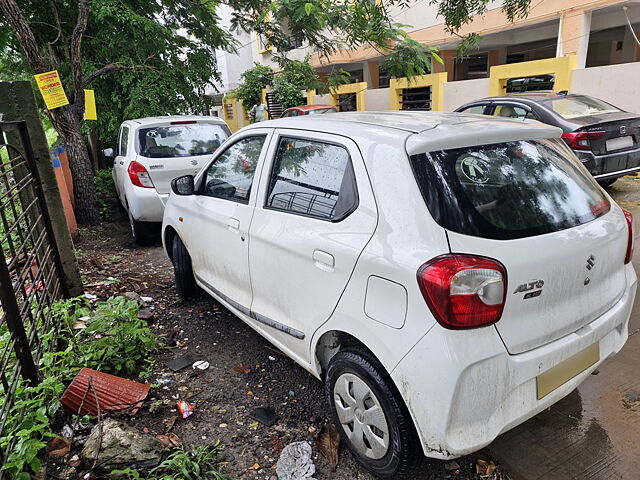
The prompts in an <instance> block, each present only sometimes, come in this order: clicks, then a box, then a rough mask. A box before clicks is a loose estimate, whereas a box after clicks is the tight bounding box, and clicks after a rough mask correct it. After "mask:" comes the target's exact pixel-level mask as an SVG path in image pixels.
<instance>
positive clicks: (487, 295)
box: [418, 254, 507, 329]
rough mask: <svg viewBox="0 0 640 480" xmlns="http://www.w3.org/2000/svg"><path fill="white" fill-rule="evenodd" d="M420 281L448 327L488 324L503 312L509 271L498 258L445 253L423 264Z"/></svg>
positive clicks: (427, 297) (475, 326) (438, 318)
mask: <svg viewBox="0 0 640 480" xmlns="http://www.w3.org/2000/svg"><path fill="white" fill-rule="evenodd" d="M418 283H419V285H420V289H421V290H422V295H423V296H424V299H425V301H426V302H427V305H428V306H429V309H430V310H431V313H433V315H434V316H435V318H436V320H437V321H438V323H440V325H442V326H443V327H445V328H449V329H467V328H478V327H484V326H486V325H491V324H492V323H496V322H497V321H498V320H500V317H501V316H502V310H503V309H504V302H505V298H506V291H507V271H506V270H505V268H504V266H503V265H502V264H501V263H500V262H498V261H497V260H492V259H490V258H486V257H479V256H474V255H462V254H450V255H442V256H440V257H436V258H434V259H433V260H430V261H429V262H427V263H425V264H424V265H423V266H422V267H420V269H419V270H418Z"/></svg>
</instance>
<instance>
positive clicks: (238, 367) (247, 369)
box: [233, 364, 251, 373]
mask: <svg viewBox="0 0 640 480" xmlns="http://www.w3.org/2000/svg"><path fill="white" fill-rule="evenodd" d="M233 369H234V370H235V371H236V372H238V373H249V372H250V371H251V367H250V366H249V365H243V364H239V365H236V366H235V367H233Z"/></svg>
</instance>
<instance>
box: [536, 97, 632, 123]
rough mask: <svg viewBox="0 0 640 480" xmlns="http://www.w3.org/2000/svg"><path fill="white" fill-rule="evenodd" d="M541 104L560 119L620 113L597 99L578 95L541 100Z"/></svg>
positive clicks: (617, 109)
mask: <svg viewBox="0 0 640 480" xmlns="http://www.w3.org/2000/svg"><path fill="white" fill-rule="evenodd" d="M541 103H542V104H543V105H546V106H547V107H549V108H551V110H553V111H554V112H556V113H557V114H558V115H560V116H561V117H562V118H564V119H567V120H570V119H572V118H579V117H588V116H589V115H601V114H603V113H616V112H621V111H622V110H620V109H619V108H616V107H614V106H613V105H609V104H608V103H605V102H603V101H602V100H598V99H597V98H593V97H587V96H584V95H579V96H575V97H558V98H551V99H549V100H542V101H541Z"/></svg>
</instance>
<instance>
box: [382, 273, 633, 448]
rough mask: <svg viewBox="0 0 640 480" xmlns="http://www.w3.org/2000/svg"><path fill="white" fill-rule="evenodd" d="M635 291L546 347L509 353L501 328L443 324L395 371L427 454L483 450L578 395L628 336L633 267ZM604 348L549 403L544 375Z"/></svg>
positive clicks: (627, 290) (417, 346)
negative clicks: (541, 390) (543, 392)
mask: <svg viewBox="0 0 640 480" xmlns="http://www.w3.org/2000/svg"><path fill="white" fill-rule="evenodd" d="M626 276H627V289H626V290H625V292H624V294H623V296H622V298H621V299H620V300H619V301H618V303H617V304H616V305H615V306H614V307H612V308H611V309H610V310H609V311H608V312H607V313H605V314H604V315H602V316H601V317H599V318H598V319H596V320H594V321H593V322H591V323H590V324H588V325H586V326H585V327H583V328H581V329H580V330H578V331H576V332H574V333H572V334H569V335H567V336H565V337H563V338H560V339H558V340H555V341H553V342H551V343H549V344H546V345H544V346H542V347H539V348H536V349H533V350H530V351H528V352H525V353H521V354H518V355H509V354H508V352H507V351H506V349H505V347H504V344H503V343H502V341H501V340H500V337H499V335H498V333H497V331H496V329H495V328H494V327H487V328H482V329H478V330H470V331H451V330H446V329H444V328H441V327H439V326H436V327H434V328H432V329H431V330H430V332H429V333H428V334H427V335H425V337H423V338H422V339H421V340H420V342H419V343H418V344H417V345H416V346H415V347H414V348H413V349H412V350H411V351H410V352H409V353H408V354H407V355H406V356H405V357H404V358H403V360H402V361H401V362H400V363H399V364H398V366H397V367H396V368H395V369H394V370H393V371H392V378H393V380H394V382H395V383H396V385H397V386H398V389H399V390H400V392H401V394H402V395H403V397H404V399H405V402H406V404H407V406H408V408H409V411H410V412H411V415H412V417H413V420H414V423H415V425H416V429H417V431H418V435H419V437H420V440H421V443H422V447H423V450H424V453H425V455H426V456H428V457H434V458H441V459H448V458H456V457H459V456H462V455H466V454H468V453H471V452H474V451H477V450H479V449H481V448H483V447H485V446H486V445H488V444H489V443H491V442H492V441H493V440H494V439H495V438H496V437H497V436H498V435H499V434H500V433H502V432H505V431H507V430H509V429H511V428H513V427H515V426H516V425H519V424H520V423H522V422H524V421H525V420H527V419H529V418H531V417H532V416H534V415H536V414H537V413H539V412H541V411H542V410H544V409H546V408H548V407H549V406H551V405H553V404H554V403H556V402H557V401H558V400H560V399H562V398H563V397H565V396H566V395H568V394H569V393H571V391H573V390H574V389H575V388H576V387H577V386H578V385H579V384H580V383H581V382H582V381H583V380H585V378H587V377H588V376H589V374H590V373H591V372H592V371H593V370H595V369H596V368H597V367H598V365H600V364H601V363H602V362H603V361H605V360H606V359H607V358H608V357H610V356H613V355H615V354H616V353H617V352H618V351H620V349H621V348H622V346H623V345H624V344H625V342H626V340H627V337H628V324H629V316H630V315H631V308H632V306H633V301H634V298H635V293H636V285H637V278H636V274H635V272H634V270H633V267H631V265H628V266H627V272H626ZM595 343H599V347H600V360H599V361H597V362H596V363H595V364H593V365H592V366H590V367H588V368H587V369H586V370H584V371H582V372H581V373H579V374H578V375H576V376H575V377H573V378H572V379H571V380H569V381H567V382H566V383H564V384H562V385H561V386H559V387H558V388H556V389H555V390H553V391H552V392H551V393H549V394H548V395H547V396H545V397H543V398H542V399H538V398H537V386H536V377H537V376H538V375H540V374H541V373H543V372H545V371H547V370H549V369H551V368H552V367H554V366H556V365H558V364H560V363H562V362H564V361H565V360H567V359H568V358H569V357H572V356H573V355H575V354H576V353H578V352H581V351H583V350H584V349H585V348H587V347H589V346H591V345H593V344H595Z"/></svg>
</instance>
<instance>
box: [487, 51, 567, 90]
mask: <svg viewBox="0 0 640 480" xmlns="http://www.w3.org/2000/svg"><path fill="white" fill-rule="evenodd" d="M577 65H578V57H577V56H576V55H569V56H568V57H560V58H545V59H544V60H534V61H532V62H521V63H510V64H507V65H496V66H494V67H491V70H490V74H489V81H490V85H489V95H490V96H492V97H495V96H500V95H504V93H505V86H506V83H507V80H508V79H510V78H520V77H533V76H536V75H546V74H554V75H555V76H556V80H555V83H554V86H553V90H554V91H555V92H559V91H561V90H569V89H570V88H571V73H572V72H573V70H574V69H575V68H576V67H577Z"/></svg>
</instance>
